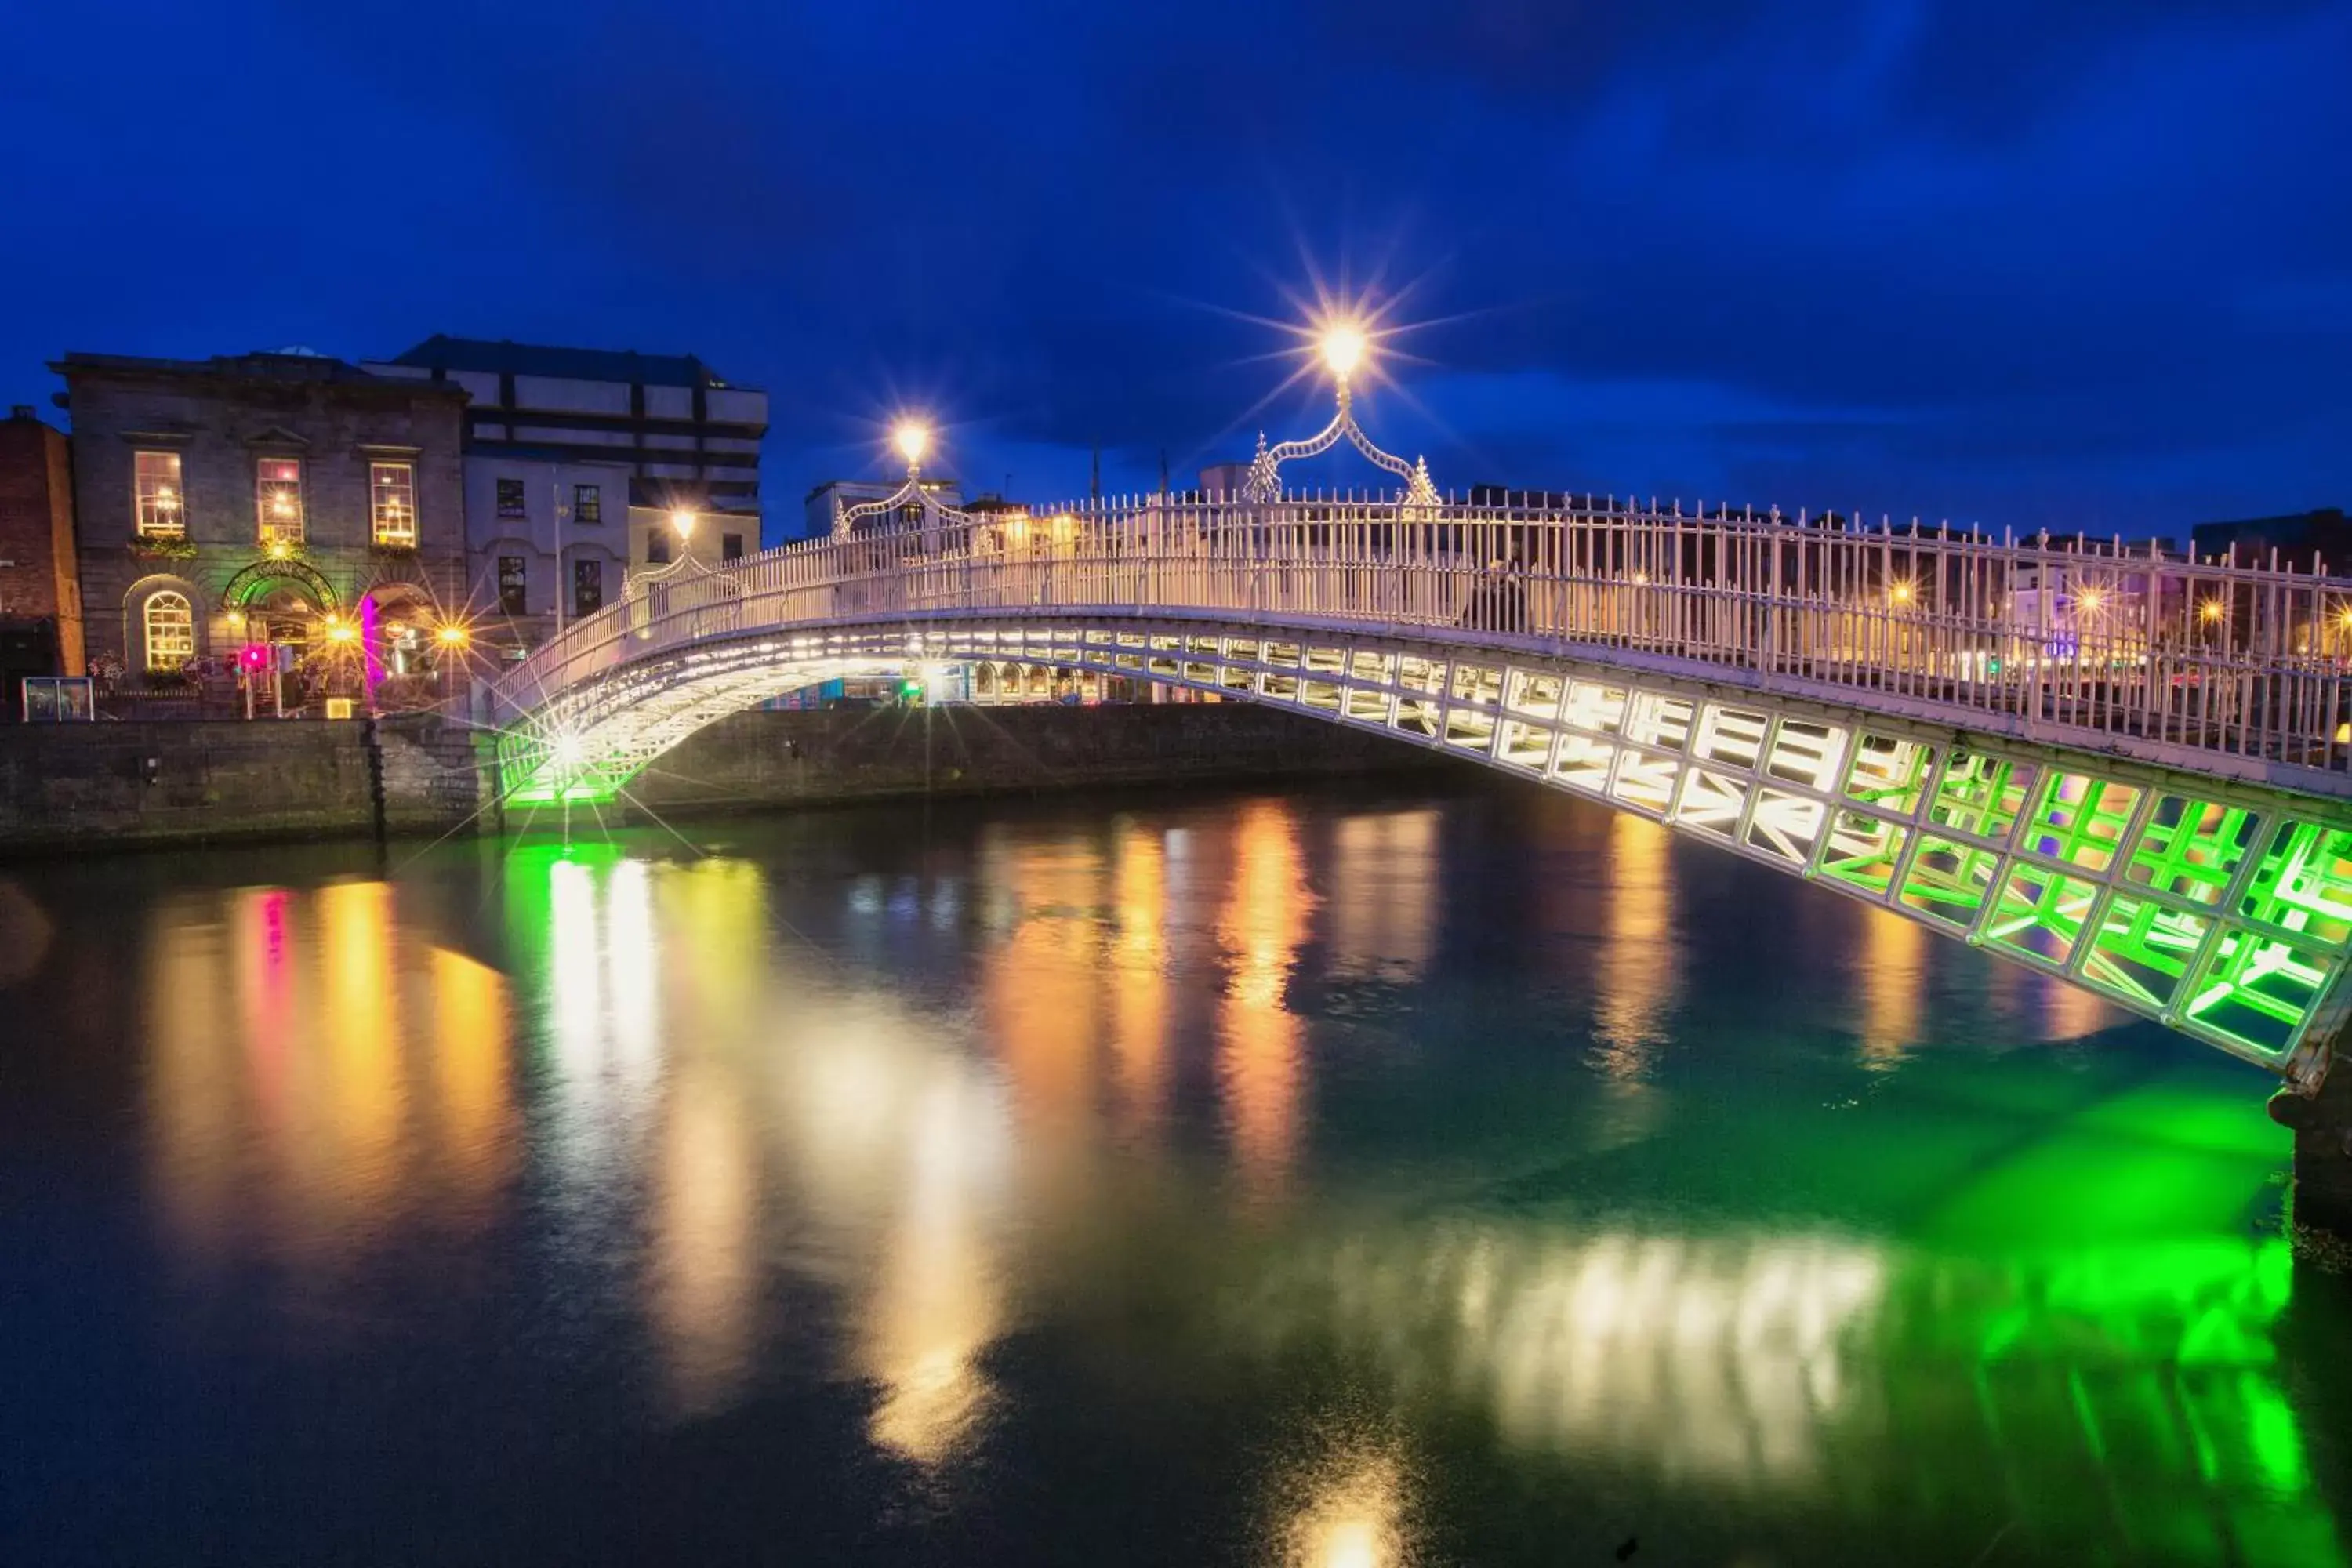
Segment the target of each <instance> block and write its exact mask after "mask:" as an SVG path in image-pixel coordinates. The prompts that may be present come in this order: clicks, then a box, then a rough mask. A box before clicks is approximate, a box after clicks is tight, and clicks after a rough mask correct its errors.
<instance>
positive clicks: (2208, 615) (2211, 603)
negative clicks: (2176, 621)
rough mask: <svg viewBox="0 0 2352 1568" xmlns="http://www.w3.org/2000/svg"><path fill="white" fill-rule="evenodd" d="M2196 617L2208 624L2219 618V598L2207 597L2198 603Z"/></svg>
mask: <svg viewBox="0 0 2352 1568" xmlns="http://www.w3.org/2000/svg"><path fill="white" fill-rule="evenodd" d="M2197 618H2198V619H2199V620H2200V621H2204V622H2207V623H2208V624H2210V623H2211V622H2214V621H2218V620H2220V619H2221V600H2219V599H2207V600H2206V601H2205V602H2204V603H2202V604H2200V605H2198V606H2197Z"/></svg>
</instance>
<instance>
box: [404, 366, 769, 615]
mask: <svg viewBox="0 0 2352 1568" xmlns="http://www.w3.org/2000/svg"><path fill="white" fill-rule="evenodd" d="M361 368H362V369H363V370H366V371H368V372H370V373H371V374H376V375H381V376H386V377H399V378H409V379H414V380H417V381H426V382H431V383H433V384H446V385H450V386H457V387H463V388H464V389H465V390H466V391H467V392H469V393H470V394H472V395H473V401H472V403H471V404H470V405H468V407H467V411H466V481H465V482H466V524H467V537H468V541H469V543H468V552H469V556H470V572H471V581H470V585H469V596H470V599H471V601H472V603H473V604H474V605H476V606H477V619H478V623H479V624H480V626H481V627H482V631H483V635H484V637H485V638H486V639H487V640H489V641H494V642H497V643H499V644H500V645H501V646H502V647H505V648H506V649H507V650H508V651H510V652H512V653H514V654H516V655H518V656H520V653H521V652H522V651H523V650H524V649H525V648H528V647H530V646H532V645H533V644H536V643H538V642H539V641H541V639H543V638H545V637H548V636H549V635H550V634H551V633H553V632H555V631H557V630H560V629H561V628H562V626H564V625H565V624H567V623H568V622H571V621H573V620H576V619H578V618H580V617H581V616H588V615H593V614H594V613H595V612H596V611H597V610H598V609H600V608H602V607H603V606H604V605H608V604H611V603H614V602H615V601H616V600H618V599H619V598H620V597H621V596H622V595H623V594H624V593H625V592H626V589H627V584H628V581H629V578H630V577H631V576H632V574H635V573H638V572H643V571H647V570H652V571H660V570H662V569H664V568H666V567H667V566H668V565H669V564H670V563H672V562H673V561H674V560H675V559H677V558H681V557H683V556H684V555H687V554H689V553H690V554H692V555H694V556H695V557H697V558H698V559H700V560H704V561H706V562H709V563H718V562H720V561H723V560H726V559H728V558H729V555H730V552H735V553H736V554H742V553H748V552H753V551H757V550H758V549H759V548H760V443H761V437H764V436H765V435H766V434H767V429H768V395H767V394H766V393H764V392H761V391H760V390H759V389H757V388H756V387H748V386H738V385H735V384H731V383H730V382H728V381H727V380H725V379H724V378H723V377H721V376H719V374H717V373H716V372H714V371H712V370H711V368H710V367H709V365H707V364H705V363H702V361H701V360H699V359H698V358H696V357H695V356H694V355H692V354H641V353H634V352H613V351H607V350H603V349H581V348H554V347H546V346H542V345H540V344H535V343H516V342H488V341H484V340H480V339H475V338H453V337H448V336H445V335H442V334H438V333H436V335H434V336H433V337H430V338H427V339H426V340H425V342H421V343H418V344H417V345H416V346H415V348H412V349H410V350H409V351H408V352H407V353H404V354H401V355H399V356H398V357H396V358H394V359H389V360H382V361H376V360H370V361H366V362H363V363H362V367H361ZM681 522H682V523H683V524H684V527H683V529H681V528H680V526H679V524H680V523H681Z"/></svg>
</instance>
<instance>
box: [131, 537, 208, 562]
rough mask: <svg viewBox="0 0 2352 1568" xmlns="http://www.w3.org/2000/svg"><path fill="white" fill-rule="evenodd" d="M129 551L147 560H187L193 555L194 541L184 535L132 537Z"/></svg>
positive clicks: (192, 557)
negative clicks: (172, 537)
mask: <svg viewBox="0 0 2352 1568" xmlns="http://www.w3.org/2000/svg"><path fill="white" fill-rule="evenodd" d="M195 553H196V542H195V541H194V540H193V539H188V538H185V537H182V538H178V539H162V538H152V539H133V540H132V541H131V554H133V555H136V556H139V557H140V558H141V559H142V560H147V561H189V560H194V557H195Z"/></svg>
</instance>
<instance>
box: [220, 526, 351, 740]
mask: <svg viewBox="0 0 2352 1568" xmlns="http://www.w3.org/2000/svg"><path fill="white" fill-rule="evenodd" d="M221 607H222V608H223V609H224V610H226V612H227V615H228V624H229V630H230V634H231V635H232V636H233V637H236V641H237V644H238V647H237V654H236V670H237V679H238V683H239V685H240V686H241V687H242V688H243V689H244V691H245V693H246V695H247V703H248V706H249V707H253V708H258V707H259V706H261V705H262V704H265V703H266V704H268V705H269V706H270V707H271V708H273V709H276V710H282V711H286V712H295V711H299V710H301V709H303V708H304V707H305V706H306V705H308V704H309V703H310V701H311V700H313V699H315V698H319V697H325V696H340V695H342V694H344V693H345V692H346V691H347V690H348V687H349V682H348V681H347V680H346V679H343V678H342V676H341V667H342V665H343V664H344V663H345V662H346V661H347V660H348V658H349V655H350V653H351V651H352V649H351V643H352V639H353V637H354V636H355V633H354V632H353V630H352V627H351V626H349V625H347V624H346V622H345V621H344V619H343V617H342V616H341V615H340V614H339V613H338V612H339V610H340V605H339V602H338V601H337V599H336V596H335V589H334V585H333V584H331V583H329V582H328V581H327V579H326V578H325V577H323V576H321V575H320V574H319V573H318V572H317V571H316V570H315V569H314V568H312V567H310V566H309V565H307V564H305V563H302V562H299V561H290V560H287V561H280V560H269V561H257V562H255V563H253V564H252V565H250V566H247V568H245V570H243V571H242V572H239V573H238V574H236V576H234V577H232V578H230V579H229V580H228V585H227V587H226V589H224V590H223V592H222V594H221Z"/></svg>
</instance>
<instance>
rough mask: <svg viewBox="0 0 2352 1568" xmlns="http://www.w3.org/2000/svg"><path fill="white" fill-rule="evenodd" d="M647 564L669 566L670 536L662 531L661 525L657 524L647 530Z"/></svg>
mask: <svg viewBox="0 0 2352 1568" xmlns="http://www.w3.org/2000/svg"><path fill="white" fill-rule="evenodd" d="M668 564H669V535H668V534H667V533H664V532H663V531H662V526H661V524H660V523H656V524H654V525H653V526H652V527H651V528H649V529H647V530H646V565H648V566H667V565H668Z"/></svg>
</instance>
